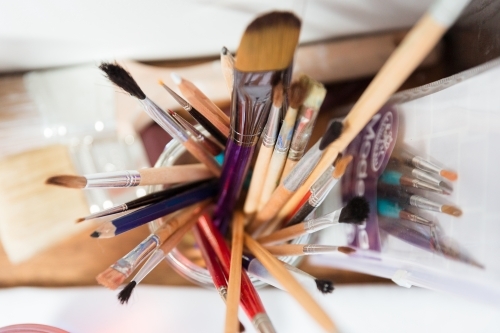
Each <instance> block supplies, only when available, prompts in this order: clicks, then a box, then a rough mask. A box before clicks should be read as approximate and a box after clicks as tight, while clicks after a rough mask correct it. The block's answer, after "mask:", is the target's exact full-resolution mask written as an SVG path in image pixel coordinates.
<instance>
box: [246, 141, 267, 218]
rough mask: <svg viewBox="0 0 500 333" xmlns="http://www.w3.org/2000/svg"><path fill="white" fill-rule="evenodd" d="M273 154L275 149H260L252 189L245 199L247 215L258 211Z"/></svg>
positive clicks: (264, 147) (254, 169)
mask: <svg viewBox="0 0 500 333" xmlns="http://www.w3.org/2000/svg"><path fill="white" fill-rule="evenodd" d="M272 154H273V147H266V146H264V145H262V146H261V147H260V151H259V155H258V156H257V161H256V162H255V166H254V168H253V174H252V181H251V183H250V188H249V189H248V193H247V197H246V199H245V206H244V208H243V211H244V212H245V214H247V215H251V214H253V213H255V211H256V210H257V206H258V204H259V198H260V194H261V193H262V188H263V186H264V180H265V177H266V172H267V167H268V165H269V161H270V160H271V156H272Z"/></svg>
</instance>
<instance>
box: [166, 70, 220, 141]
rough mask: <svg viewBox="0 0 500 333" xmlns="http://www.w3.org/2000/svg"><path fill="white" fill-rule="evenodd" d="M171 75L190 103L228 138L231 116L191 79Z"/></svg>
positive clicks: (174, 74)
mask: <svg viewBox="0 0 500 333" xmlns="http://www.w3.org/2000/svg"><path fill="white" fill-rule="evenodd" d="M170 77H171V78H172V80H173V81H174V83H175V84H176V85H177V87H178V88H179V90H180V91H181V93H182V95H183V96H184V98H186V99H187V101H188V102H189V104H191V105H192V106H193V107H194V108H195V109H196V110H198V111H199V112H200V113H201V114H202V115H203V117H205V118H206V119H207V120H208V121H209V122H210V123H211V124H212V125H213V126H214V127H215V128H217V130H218V131H219V132H220V133H221V134H222V135H223V136H224V137H226V138H227V137H228V136H229V117H228V116H227V115H226V114H225V113H224V112H222V110H221V109H219V107H218V106H217V105H215V104H214V103H213V102H212V101H211V100H210V99H209V98H208V97H207V96H206V95H205V94H203V92H202V91H201V90H200V89H198V88H197V87H196V86H195V85H194V84H193V83H192V82H191V81H188V80H186V79H184V78H182V77H180V76H179V75H177V74H176V73H171V74H170ZM224 143H225V142H224Z"/></svg>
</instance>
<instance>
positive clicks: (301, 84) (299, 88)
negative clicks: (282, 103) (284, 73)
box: [290, 76, 309, 110]
mask: <svg viewBox="0 0 500 333" xmlns="http://www.w3.org/2000/svg"><path fill="white" fill-rule="evenodd" d="M308 81H309V80H308V79H307V77H304V76H303V77H301V78H300V80H299V81H295V82H293V83H292V85H291V86H290V107H291V108H292V109H296V110H297V109H298V108H299V107H300V106H301V105H302V103H304V99H305V98H306V95H307V90H308V88H309V84H308Z"/></svg>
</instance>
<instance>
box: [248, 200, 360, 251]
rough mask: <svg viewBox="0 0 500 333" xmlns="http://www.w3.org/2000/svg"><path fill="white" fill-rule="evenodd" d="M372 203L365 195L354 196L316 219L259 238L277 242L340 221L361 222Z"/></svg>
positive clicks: (269, 242)
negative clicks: (369, 202) (342, 205)
mask: <svg viewBox="0 0 500 333" xmlns="http://www.w3.org/2000/svg"><path fill="white" fill-rule="evenodd" d="M369 212H370V205H369V204H368V201H366V199H365V198H364V197H354V198H352V199H351V200H349V202H348V203H347V205H345V206H344V207H342V208H340V209H337V210H335V211H333V212H331V213H329V214H327V215H324V216H321V217H319V218H316V219H311V220H308V221H304V222H301V223H298V224H295V225H292V226H289V227H286V228H283V229H280V230H278V231H275V232H273V233H272V234H269V235H267V236H263V237H259V238H257V241H258V242H259V243H261V244H275V243H281V242H285V241H288V240H291V239H294V238H297V237H299V236H301V235H304V234H310V233H313V232H316V231H319V230H323V229H325V228H329V227H331V226H333V225H336V224H339V223H350V224H361V223H363V221H364V220H366V218H367V217H368V214H369Z"/></svg>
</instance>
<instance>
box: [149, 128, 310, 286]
mask: <svg viewBox="0 0 500 333" xmlns="http://www.w3.org/2000/svg"><path fill="white" fill-rule="evenodd" d="M200 129H201V128H200ZM201 130H202V129H201ZM202 131H203V130H202ZM205 134H206V132H205ZM189 163H197V161H196V160H195V159H194V157H192V156H191V155H190V154H189V153H188V152H187V151H186V149H185V148H184V147H183V146H182V145H181V144H179V142H178V141H176V140H172V141H170V142H169V143H168V144H167V145H166V147H165V150H164V151H163V153H162V154H161V155H160V157H159V158H158V161H157V162H156V164H155V167H160V166H171V165H179V164H189ZM161 189H162V187H161V186H149V187H148V189H147V192H148V193H151V192H155V191H159V190H161ZM158 225H159V221H158V220H156V221H153V222H151V223H150V224H149V226H150V230H152V231H153V230H155V229H156V228H157V227H158ZM310 240H311V234H306V235H303V236H301V237H298V238H296V239H294V240H293V241H292V243H297V244H299V243H300V244H306V243H308V242H310ZM183 241H185V243H184V245H186V243H187V245H188V246H190V245H192V244H193V242H192V240H189V239H188V237H187V236H186V237H184V240H183ZM181 243H182V242H181ZM165 259H166V261H167V262H168V263H169V264H170V266H172V268H173V269H174V270H175V271H176V272H177V273H179V274H180V275H181V276H183V277H184V278H186V279H187V280H189V281H191V282H193V283H195V284H198V285H200V286H203V287H206V288H213V281H212V278H211V276H210V274H209V272H208V271H207V270H206V269H205V268H204V267H200V266H199V265H198V264H197V263H195V262H193V261H191V260H190V259H189V258H187V257H186V255H184V254H183V253H182V251H181V250H179V248H175V249H174V250H172V251H171V252H170V253H169V254H168V255H167V256H166V258H165ZM279 259H280V260H282V261H284V262H286V263H288V264H290V265H292V266H297V265H298V264H299V263H300V261H301V259H302V257H300V256H296V257H280V258H279ZM250 279H251V280H252V283H253V284H254V285H255V286H256V287H263V286H265V285H267V284H266V283H265V282H263V281H261V280H259V279H257V278H255V277H253V276H251V275H250Z"/></svg>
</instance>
